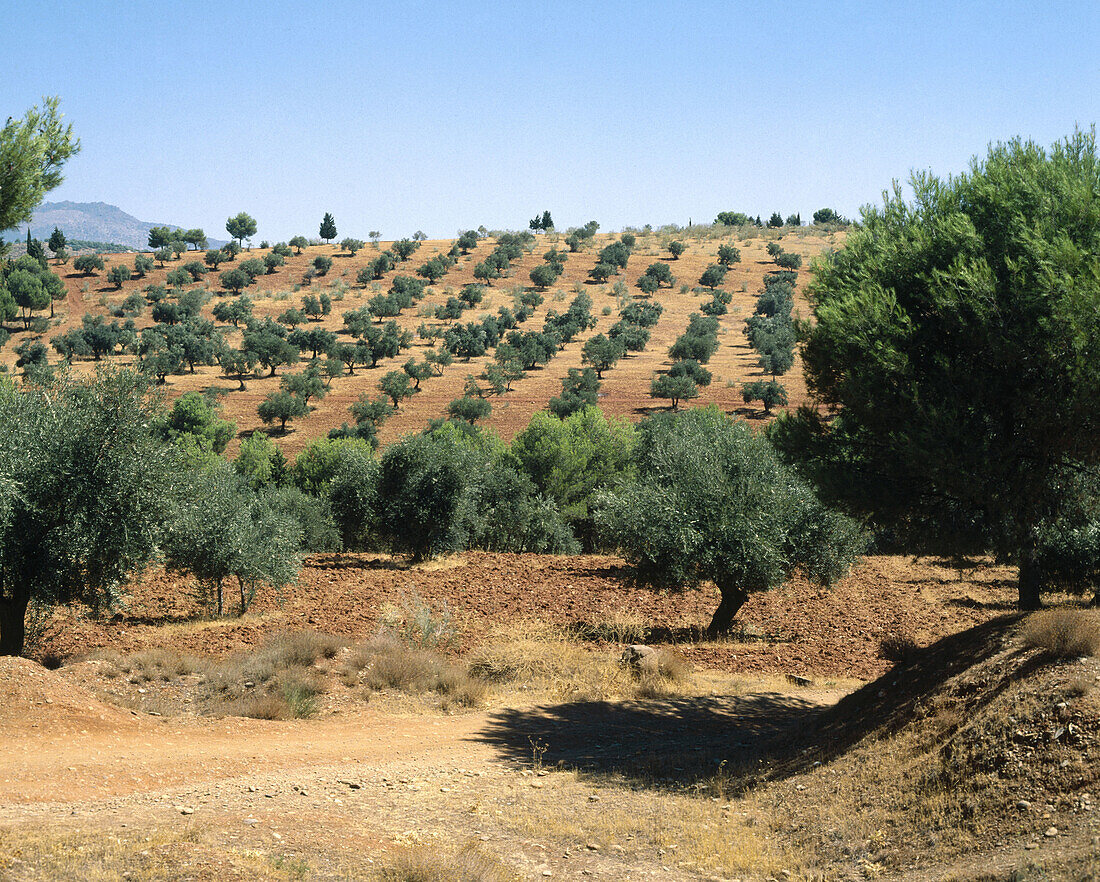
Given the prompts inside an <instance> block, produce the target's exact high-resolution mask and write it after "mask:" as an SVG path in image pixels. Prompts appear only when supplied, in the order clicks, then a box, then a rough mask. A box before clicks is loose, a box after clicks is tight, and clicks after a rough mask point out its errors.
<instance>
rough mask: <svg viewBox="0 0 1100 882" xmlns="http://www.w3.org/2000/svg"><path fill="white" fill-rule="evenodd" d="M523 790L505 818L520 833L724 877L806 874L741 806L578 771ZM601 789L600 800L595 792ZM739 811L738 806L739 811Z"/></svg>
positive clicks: (794, 856) (792, 854)
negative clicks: (596, 784)
mask: <svg viewBox="0 0 1100 882" xmlns="http://www.w3.org/2000/svg"><path fill="white" fill-rule="evenodd" d="M540 780H541V781H543V782H544V787H543V788H541V789H539V790H533V791H532V792H531V793H530V794H526V795H525V798H524V800H523V801H522V803H520V804H519V805H517V807H516V808H515V809H514V810H513V811H512V812H511V813H510V814H509V817H508V818H507V823H508V824H509V825H510V826H512V827H514V828H515V829H516V830H518V831H519V832H521V833H523V834H525V835H530V836H537V837H540V838H542V839H543V841H545V840H546V839H553V840H556V841H558V842H559V843H560V844H561V846H562V847H565V848H577V847H580V848H585V847H589V846H591V847H594V849H593V850H598V851H599V852H601V853H608V852H617V853H621V854H622V855H623V856H624V858H627V859H635V860H637V861H640V862H641V861H644V862H652V861H653V860H654V855H656V860H657V862H658V863H660V864H664V865H668V866H672V867H675V868H677V869H679V870H686V871H689V872H695V873H699V874H705V875H704V878H705V876H706V875H710V874H719V875H721V876H722V877H723V878H735V877H748V878H753V879H763V878H766V877H775V878H788V877H786V876H784V875H783V871H784V870H787V871H789V872H791V873H792V874H793V878H796V879H801V878H806V877H805V876H804V875H803V874H802V873H801V872H800V871H801V870H802V868H803V866H804V862H803V860H802V859H801V858H800V856H799V854H798V853H797V852H796V851H793V850H791V849H789V848H787V847H785V846H784V845H783V844H782V843H781V842H780V841H779V839H778V838H777V837H775V836H774V835H773V834H772V832H771V830H769V829H768V825H767V824H766V823H762V822H761V821H760V820H759V819H758V818H757V817H755V816H750V815H748V814H747V813H745V812H743V811H741V810H740V807H739V806H738V805H737V804H734V803H730V802H726V801H724V800H712V799H709V798H700V797H697V796H688V795H684V794H674V793H669V792H667V791H662V790H660V789H648V788H646V789H640V790H639V789H637V788H635V787H626V786H622V785H621V784H620V783H619V782H617V781H616V780H614V779H608V780H606V781H603V782H600V784H599V788H598V793H593V783H592V780H591V778H589V777H586V776H582V775H580V774H578V773H572V772H563V773H552V774H551V775H550V776H549V777H545V778H542V779H540ZM594 795H598V796H599V799H598V801H592V800H590V799H589V797H590V796H594ZM735 808H736V809H738V810H736V811H735V810H734V809H735Z"/></svg>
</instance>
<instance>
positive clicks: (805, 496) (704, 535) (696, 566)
mask: <svg viewBox="0 0 1100 882" xmlns="http://www.w3.org/2000/svg"><path fill="white" fill-rule="evenodd" d="M634 466H635V468H636V469H637V479H636V480H635V481H633V482H629V483H626V484H623V485H621V486H620V488H618V489H616V490H613V491H610V492H607V493H604V494H602V495H601V496H600V497H599V498H598V505H597V511H596V523H597V525H598V526H599V527H600V528H601V529H602V530H603V531H604V537H605V540H607V541H609V542H611V543H612V544H613V545H616V546H618V547H619V548H620V549H621V550H622V553H623V554H624V555H625V556H626V558H627V560H628V561H629V562H630V563H631V564H632V566H633V567H634V571H635V574H636V576H637V578H638V580H639V581H640V582H642V583H643V584H647V585H651V586H653V587H656V588H667V589H671V590H679V589H683V588H685V587H689V586H694V585H698V584H699V583H701V582H708V581H709V582H713V583H714V584H715V586H716V587H717V589H718V593H719V595H720V598H721V599H720V602H719V605H718V608H717V610H715V612H714V616H713V618H712V619H711V622H710V625H709V626H708V628H707V631H708V633H709V634H711V635H717V634H721V633H725V632H728V631H729V629H730V626H731V624H732V622H733V617H734V616H735V615H736V614H737V611H738V610H739V609H740V608H741V607H742V606H743V605H744V603H745V601H746V600H748V597H749V594H751V593H752V592H754V591H762V590H764V589H767V588H773V587H776V586H778V585H781V584H782V583H783V582H785V581H786V580H787V579H788V578H790V576H791V574H792V573H793V572H794V570H795V569H796V568H801V569H802V570H803V571H804V572H805V573H806V575H807V576H808V577H809V578H811V579H812V580H814V581H816V582H820V583H822V584H826V585H827V584H831V583H832V582H834V581H836V580H837V579H838V578H840V577H841V576H843V575H844V574H845V573H846V572H847V571H848V568H849V567H850V566H851V564H852V563H853V562H854V561H855V559H856V558H857V557H858V556H859V555H860V554H861V553H862V551H863V548H864V545H865V543H864V540H863V536H862V534H861V532H860V529H859V527H858V525H857V524H856V522H855V521H852V520H850V519H849V518H847V517H844V516H843V515H840V514H837V513H836V512H834V511H831V510H830V509H828V508H826V507H825V506H824V505H823V504H822V503H821V501H820V500H819V499H818V498H817V497H816V496H815V495H814V492H813V490H812V489H811V487H810V485H809V483H807V482H806V481H804V480H803V479H802V478H800V477H799V476H798V475H797V474H796V473H795V472H794V470H793V469H791V468H790V467H788V466H785V465H784V464H783V463H782V462H781V461H780V459H779V457H778V456H777V455H776V453H775V451H774V450H773V449H772V447H771V445H770V444H769V443H768V441H767V440H766V439H765V438H762V437H760V436H759V435H756V434H754V433H753V432H752V431H751V430H750V429H749V428H748V427H747V426H746V425H745V423H744V422H742V421H740V420H737V421H735V420H731V419H730V418H729V417H727V416H726V415H725V414H723V413H722V412H721V411H719V410H718V409H717V408H715V407H713V406H711V407H708V408H698V409H695V410H690V411H685V412H684V413H680V414H673V413H665V414H658V415H656V416H653V417H650V418H649V419H647V420H645V421H644V422H642V423H641V424H640V425H639V426H638V429H637V443H636V445H635V448H634Z"/></svg>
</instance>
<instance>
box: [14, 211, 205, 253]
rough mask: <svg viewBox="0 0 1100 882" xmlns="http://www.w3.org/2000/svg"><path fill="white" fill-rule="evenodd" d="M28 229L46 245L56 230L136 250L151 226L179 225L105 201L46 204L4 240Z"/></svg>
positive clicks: (70, 236) (144, 243)
mask: <svg viewBox="0 0 1100 882" xmlns="http://www.w3.org/2000/svg"><path fill="white" fill-rule="evenodd" d="M28 226H29V227H30V229H31V236H33V237H34V238H35V239H41V240H42V241H43V242H45V241H46V240H47V239H49V238H50V234H51V233H52V232H53V229H54V227H57V228H58V229H59V230H61V232H62V233H64V234H65V238H67V239H88V240H91V241H95V242H116V243H118V244H119V245H128V246H130V247H131V248H134V249H135V250H140V249H142V248H147V247H148V243H149V228H150V227H168V228H169V229H172V230H178V229H180V227H179V226H177V225H176V224H164V223H157V222H153V221H141V220H138V219H137V218H136V217H134V216H133V215H131V214H127V213H126V212H125V211H123V210H122V209H121V208H119V207H118V206H117V205H109V204H108V203H106V202H43V203H42V204H41V205H40V206H38V209H37V210H36V211H35V213H34V217H32V218H31V222H30V224H22V225H21V226H19V227H16V228H15V229H14V230H8V231H6V232H5V233H4V238H5V239H6V240H7V241H8V242H14V241H19V240H20V239H25V238H26V236H27V227H28ZM208 241H209V243H210V247H211V248H218V247H220V246H222V245H224V244H225V240H224V239H209V240H208Z"/></svg>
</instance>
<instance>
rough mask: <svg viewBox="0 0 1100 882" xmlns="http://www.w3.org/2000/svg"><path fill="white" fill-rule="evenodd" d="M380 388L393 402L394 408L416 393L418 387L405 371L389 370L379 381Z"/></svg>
mask: <svg viewBox="0 0 1100 882" xmlns="http://www.w3.org/2000/svg"><path fill="white" fill-rule="evenodd" d="M378 390H379V391H380V392H381V393H382V394H383V395H385V396H386V397H387V398H389V399H390V400H391V401H392V402H393V406H394V409H396V408H397V407H398V405H400V403H401V402H402V401H403V400H404V399H406V398H411V397H412V396H413V395H415V394H416V387H414V386H413V384H412V380H411V379H410V378H409V375H408V374H407V373H405V371H389V372H388V373H386V374H384V375H383V376H382V379H381V380H379V381H378Z"/></svg>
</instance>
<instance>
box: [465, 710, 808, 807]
mask: <svg viewBox="0 0 1100 882" xmlns="http://www.w3.org/2000/svg"><path fill="white" fill-rule="evenodd" d="M822 713H823V710H822V708H821V707H820V706H819V705H817V704H815V703H813V702H809V701H806V700H804V699H802V698H799V697H797V696H793V695H784V694H780V693H773V692H767V693H758V694H754V695H745V696H704V697H693V698H668V699H654V700H646V701H628V702H607V701H581V702H570V703H567V704H561V705H554V706H547V707H539V708H533V709H512V708H509V709H505V710H502V711H500V712H498V713H496V714H494V715H493V716H492V717H491V718H490V720H489V723H488V725H487V727H486V728H485V729H484V730H483V731H482V732H481V733H480V734H479V736H478V740H480V741H485V742H488V743H490V744H492V745H494V746H496V747H497V749H498V750H499V751H500V753H501V755H502V756H503V757H505V758H506V759H508V760H510V761H512V762H515V763H519V764H527V765H532V764H534V765H538V764H540V763H541V764H542V765H545V766H560V767H563V768H570V769H577V770H580V771H583V772H587V773H591V774H596V775H616V776H622V777H624V778H627V779H629V780H632V781H634V782H635V783H638V784H641V785H644V786H656V787H665V788H673V789H689V788H696V789H697V788H699V787H700V786H705V782H706V781H708V780H709V779H711V778H713V776H714V775H715V773H716V772H717V771H720V770H725V771H733V770H739V771H740V772H742V773H748V772H750V771H751V770H753V769H755V768H757V767H759V765H760V764H761V762H762V761H773V760H775V759H777V758H779V756H780V755H781V754H783V755H785V751H786V750H787V749H789V747H790V745H791V743H792V739H791V737H790V736H791V734H792V733H793V732H794V731H796V730H798V729H800V728H802V727H804V726H805V725H807V724H808V723H809V721H811V720H814V719H817V718H818V717H819V716H820V715H821V714H822Z"/></svg>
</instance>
